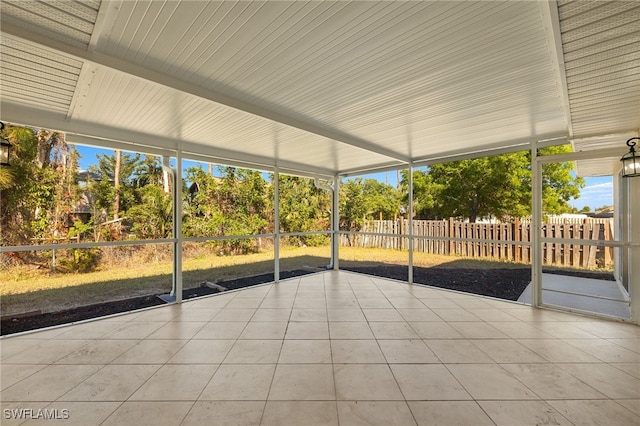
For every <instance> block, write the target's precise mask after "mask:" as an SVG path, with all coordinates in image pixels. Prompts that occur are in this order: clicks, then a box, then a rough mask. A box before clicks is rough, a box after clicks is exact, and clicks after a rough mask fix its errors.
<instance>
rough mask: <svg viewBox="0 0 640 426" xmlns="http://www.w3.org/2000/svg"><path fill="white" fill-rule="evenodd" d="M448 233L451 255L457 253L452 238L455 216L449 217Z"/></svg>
mask: <svg viewBox="0 0 640 426" xmlns="http://www.w3.org/2000/svg"><path fill="white" fill-rule="evenodd" d="M447 232H448V235H447V237H449V253H447V254H448V255H449V256H451V255H453V254H454V253H455V247H454V245H453V244H454V242H453V240H452V238H453V234H454V233H453V218H452V217H450V218H449V228H448V229H447Z"/></svg>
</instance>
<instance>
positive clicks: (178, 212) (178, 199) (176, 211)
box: [173, 150, 182, 303]
mask: <svg viewBox="0 0 640 426" xmlns="http://www.w3.org/2000/svg"><path fill="white" fill-rule="evenodd" d="M173 194H174V196H173V238H175V243H174V250H173V253H174V258H173V290H174V291H173V293H174V296H175V298H176V303H182V152H181V151H179V150H178V151H177V153H176V171H175V173H174V177H173Z"/></svg>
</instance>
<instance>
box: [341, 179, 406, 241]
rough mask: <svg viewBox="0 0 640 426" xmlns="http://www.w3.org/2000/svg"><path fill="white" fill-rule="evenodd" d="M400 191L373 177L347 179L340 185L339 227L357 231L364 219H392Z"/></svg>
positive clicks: (396, 208) (398, 205)
mask: <svg viewBox="0 0 640 426" xmlns="http://www.w3.org/2000/svg"><path fill="white" fill-rule="evenodd" d="M399 211H400V192H399V191H398V190H397V189H395V188H394V187H392V186H391V185H387V184H385V183H382V182H379V181H377V180H375V179H364V180H363V179H361V178H356V179H349V180H347V181H344V182H342V183H341V185H340V229H346V230H348V231H359V230H361V229H362V225H363V224H364V222H365V221H366V220H373V219H378V218H380V217H382V219H385V220H389V219H394V218H395V217H396V216H397V214H398V212H399Z"/></svg>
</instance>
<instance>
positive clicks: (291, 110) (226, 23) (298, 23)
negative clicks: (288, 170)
mask: <svg viewBox="0 0 640 426" xmlns="http://www.w3.org/2000/svg"><path fill="white" fill-rule="evenodd" d="M112 19H113V23H112V24H111V25H109V26H108V28H109V30H108V31H105V32H104V33H103V34H102V36H101V37H100V38H99V39H98V42H97V46H98V48H99V49H101V50H104V51H105V52H106V53H108V54H110V55H113V56H116V57H119V58H122V59H125V60H127V61H133V62H136V63H139V64H142V65H144V66H146V67H153V68H156V69H160V70H162V71H163V72H166V73H168V74H170V75H172V76H174V77H177V78H181V79H187V80H188V81H190V82H192V83H194V84H197V85H201V86H203V87H207V88H209V89H213V90H217V91H220V92H222V93H224V94H227V95H229V96H232V97H235V98H238V99H242V100H244V101H247V102H251V103H253V104H257V105H259V106H260V107H262V108H265V109H268V110H273V111H277V112H278V113H282V114H286V115H288V116H292V117H295V118H297V119H301V120H311V121H313V122H318V123H322V124H323V125H327V126H329V127H331V128H334V129H338V130H339V131H341V132H344V133H347V134H350V135H353V136H355V137H357V138H360V139H363V140H366V141H369V142H371V143H372V144H374V145H378V146H382V147H385V148H387V149H390V150H392V151H395V152H398V153H399V154H401V155H403V156H419V157H426V156H429V155H441V154H442V153H443V152H446V151H447V149H448V148H449V147H450V146H452V144H453V145H455V148H456V149H458V148H460V147H461V146H462V145H463V144H466V145H468V144H470V143H471V144H473V145H478V146H480V147H481V144H493V143H496V142H500V141H501V140H504V138H505V137H508V139H509V140H512V139H519V138H525V137H536V136H539V135H548V134H554V133H561V132H563V131H566V126H567V117H565V116H564V114H563V111H562V106H561V103H560V101H559V98H560V94H559V93H558V88H557V87H556V85H555V83H554V80H553V78H554V75H553V73H554V70H553V68H552V67H551V63H550V60H549V49H548V47H547V41H546V39H545V32H544V29H543V26H542V22H541V16H540V11H539V8H538V5H537V4H536V3H533V2H531V3H527V2H525V3H512V2H491V3H487V2H461V3H457V2H351V3H348V2H308V3H306V2H208V3H204V4H203V3H197V4H193V3H190V2H182V3H153V2H151V3H150V2H142V1H138V2H124V3H122V4H121V6H120V8H119V9H118V12H117V13H116V14H115V15H114V16H113V17H112ZM532 123H535V124H532ZM505 125H506V126H507V127H506V128H505V127H504V126H505ZM470 135H473V137H470ZM461 139H462V140H461ZM458 145H460V146H458Z"/></svg>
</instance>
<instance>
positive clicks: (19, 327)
mask: <svg viewBox="0 0 640 426" xmlns="http://www.w3.org/2000/svg"><path fill="white" fill-rule="evenodd" d="M162 304H164V302H163V301H162V300H161V299H160V298H159V297H157V296H155V295H151V296H141V297H133V298H131V299H125V300H116V301H113V302H105V303H96V304H94V305H86V306H80V307H78V308H73V309H66V310H64V311H58V312H47V313H44V314H37V313H36V314H30V315H19V316H15V317H8V318H6V317H3V318H2V322H1V324H0V334H1V335H3V336H4V335H5V334H13V333H20V332H22V331H28V330H35V329H37V328H44V327H51V326H54V325H60V324H68V323H71V322H76V321H81V320H86V319H90V318H97V317H103V316H106V315H111V314H117V313H120V312H127V311H133V310H135V309H142V308H148V307H150V306H156V305H162Z"/></svg>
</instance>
